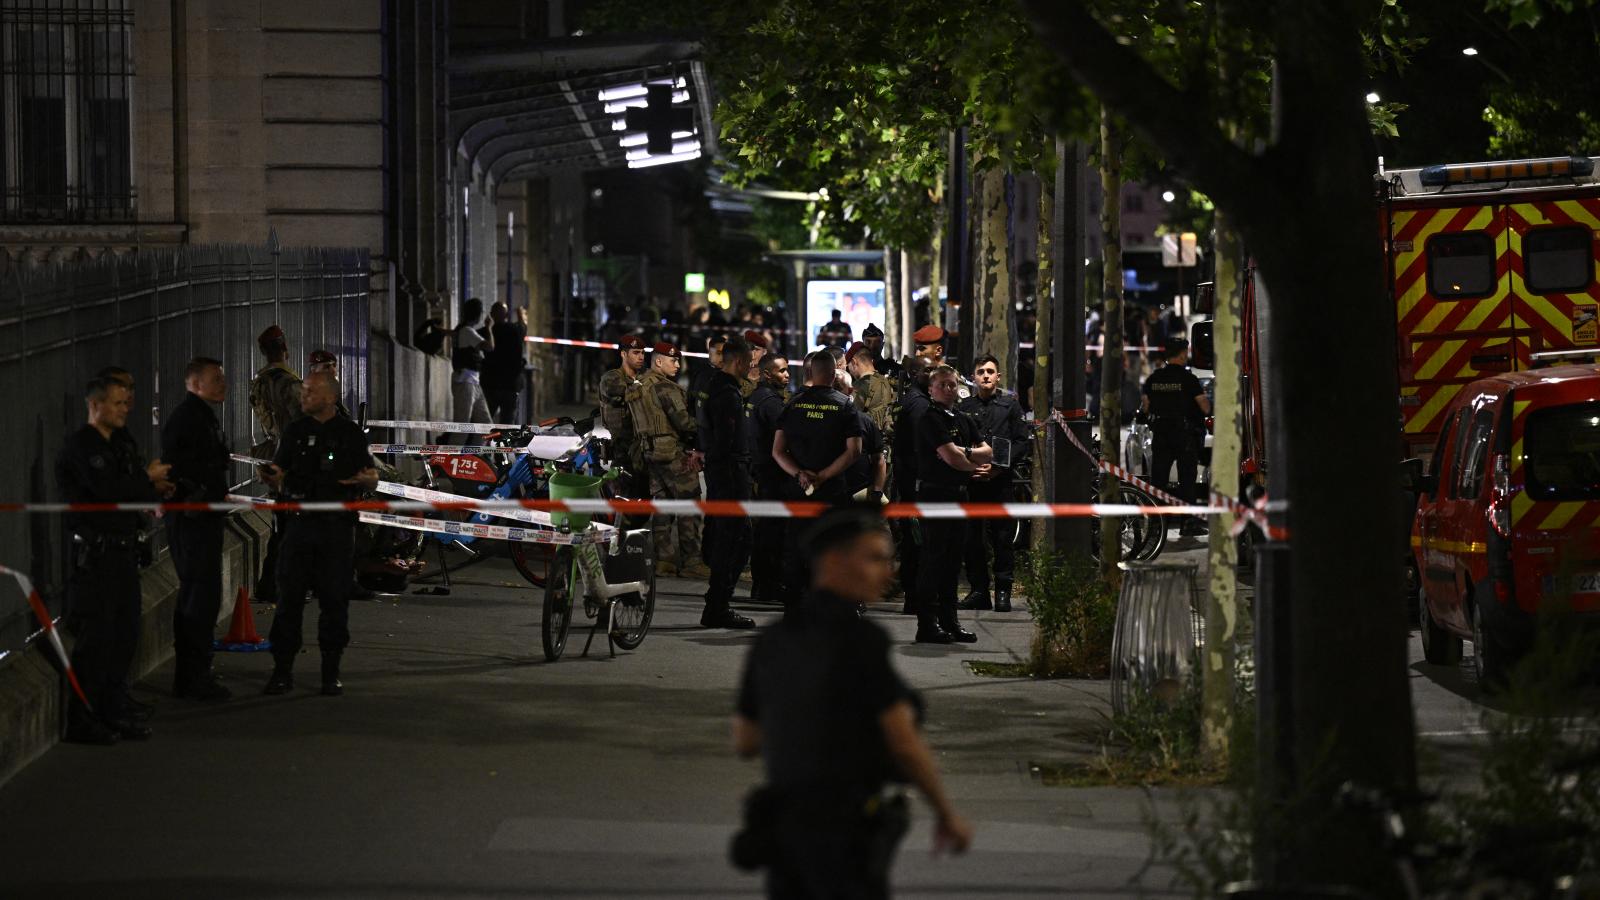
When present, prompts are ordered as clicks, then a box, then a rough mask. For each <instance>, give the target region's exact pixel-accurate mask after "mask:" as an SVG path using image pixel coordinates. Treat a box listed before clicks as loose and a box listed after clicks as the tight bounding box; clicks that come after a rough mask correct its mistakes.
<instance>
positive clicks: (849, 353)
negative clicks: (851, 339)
mask: <svg viewBox="0 0 1600 900" xmlns="http://www.w3.org/2000/svg"><path fill="white" fill-rule="evenodd" d="M865 352H867V345H866V344H863V343H861V342H860V341H856V342H855V343H854V344H851V345H850V349H849V350H846V351H845V352H844V361H845V362H851V361H852V360H854V359H855V358H856V354H857V353H865Z"/></svg>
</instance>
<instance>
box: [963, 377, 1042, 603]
mask: <svg viewBox="0 0 1600 900" xmlns="http://www.w3.org/2000/svg"><path fill="white" fill-rule="evenodd" d="M972 381H973V383H974V384H975V385H976V386H977V390H976V391H974V392H973V394H972V396H970V397H968V398H967V399H965V400H962V401H961V402H960V403H958V404H956V408H957V409H959V410H961V411H962V412H964V413H966V414H967V415H969V416H971V417H972V418H973V419H974V420H975V421H976V422H977V423H978V434H979V435H980V436H981V437H982V438H983V440H984V442H985V443H988V444H989V445H990V446H994V444H995V441H994V439H995V438H1003V439H1005V440H1006V441H1007V442H1008V443H1009V444H1010V450H1011V456H1010V458H1009V459H1008V460H1007V465H1006V466H996V467H995V468H993V469H991V470H990V472H989V476H988V477H986V478H974V479H973V480H972V482H971V483H970V484H968V485H967V498H968V499H969V500H971V501H973V502H974V503H1009V502H1011V501H1013V500H1016V499H1017V478H1018V476H1019V474H1020V473H1023V472H1026V471H1027V468H1026V467H1027V461H1028V456H1029V453H1030V451H1031V450H1032V449H1033V441H1032V434H1031V433H1030V432H1029V430H1028V424H1027V423H1026V422H1024V421H1023V420H1022V402H1021V401H1020V400H1018V399H1017V395H1016V394H1013V393H1011V392H1010V391H1007V390H1005V389H1003V388H1001V387H1000V361H999V360H997V359H995V358H994V357H993V356H988V355H985V356H980V357H978V362H977V365H976V366H974V367H973V370H972ZM1017 528H1018V520H1016V519H973V520H972V521H970V522H968V523H967V583H968V584H970V585H972V592H971V593H969V594H967V596H966V599H964V600H962V601H961V603H960V604H959V606H960V608H961V609H991V608H992V609H994V610H996V611H998V612H1010V611H1011V580H1012V574H1013V570H1014V568H1015V557H1016V546H1017ZM991 548H992V550H993V553H994V602H993V605H992V606H991V604H990V601H989V554H990V552H991Z"/></svg>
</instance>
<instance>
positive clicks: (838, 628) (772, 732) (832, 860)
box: [732, 509, 972, 898]
mask: <svg viewBox="0 0 1600 900" xmlns="http://www.w3.org/2000/svg"><path fill="white" fill-rule="evenodd" d="M804 545H805V547H804V550H805V554H806V556H807V558H808V560H809V563H810V565H809V568H810V572H811V578H810V590H809V592H808V593H807V595H806V598H805V601H804V602H803V604H802V605H801V606H800V608H798V609H796V610H794V611H793V614H791V615H787V616H785V617H784V620H783V622H782V623H781V624H779V625H777V626H774V627H772V628H769V629H767V630H766V631H764V632H763V633H762V634H761V636H760V638H758V639H757V641H756V644H755V646H754V647H753V648H751V651H750V656H749V658H748V660H747V661H746V663H745V671H744V677H743V680H742V682H741V684H740V688H739V697H738V707H737V713H736V715H735V716H734V720H733V746H734V751H735V752H736V753H738V754H739V756H741V757H744V758H746V759H748V758H751V757H754V756H756V755H758V754H759V755H760V756H761V757H762V759H763V761H764V763H765V768H766V774H767V783H766V785H765V786H763V787H761V788H759V789H758V790H757V791H756V792H755V793H754V794H753V795H752V796H751V797H750V799H749V801H748V803H747V808H746V819H745V824H744V830H743V831H742V832H741V833H740V834H739V835H738V836H736V837H735V839H734V844H733V847H732V851H733V853H732V855H733V858H734V862H735V864H736V865H739V866H740V867H741V868H746V869H753V868H760V867H765V868H766V869H767V896H769V897H773V898H791V897H805V898H812V897H845V898H878V897H888V896H889V871H890V868H891V867H892V865H893V862H894V854H895V851H896V849H897V847H898V845H899V842H900V840H901V839H902V838H903V837H904V836H905V832H906V829H907V827H908V825H909V824H910V823H909V818H910V816H909V811H908V809H907V803H906V799H905V796H904V793H903V791H902V789H901V785H903V784H905V783H908V782H909V783H910V784H912V785H914V786H915V787H916V788H917V789H918V790H919V791H920V792H921V793H922V795H923V796H924V797H925V798H926V799H927V801H928V803H929V805H930V806H932V808H933V812H934V815H935V816H936V824H935V828H934V838H933V842H934V843H933V849H934V852H935V853H937V852H939V851H941V850H950V851H952V852H956V853H960V852H963V851H965V850H966V849H967V846H968V845H969V844H970V843H971V841H972V827H971V825H969V824H968V823H967V822H966V821H965V820H964V819H962V818H961V816H959V815H958V814H957V813H956V811H955V809H954V807H953V806H952V805H951V803H950V800H949V798H948V797H947V796H946V795H945V792H944V787H943V785H942V783H941V781H940V778H939V772H938V768H937V766H936V765H935V764H934V761H933V755H932V753H931V752H930V751H929V749H928V744H927V742H926V741H925V740H924V738H923V736H922V733H921V731H920V727H919V726H920V721H921V718H922V702H921V699H920V698H919V697H918V696H917V694H916V693H915V692H913V691H912V690H911V689H910V688H909V687H908V686H907V685H906V683H905V682H904V681H903V680H902V679H901V678H900V676H899V674H898V673H896V672H895V670H894V668H893V666H891V665H890V662H889V637H888V635H887V634H886V633H885V632H884V631H883V629H882V628H880V627H879V626H877V625H875V624H873V623H871V622H869V621H867V620H866V619H865V618H863V617H862V616H861V614H860V613H861V610H862V609H863V607H864V606H865V605H866V604H870V603H874V602H876V601H877V600H878V598H880V597H882V596H883V594H884V592H885V590H887V588H888V586H889V582H890V580H891V579H892V577H893V553H892V550H891V547H890V543H889V533H888V530H887V529H886V528H885V527H884V524H883V520H882V518H881V517H879V516H878V515H876V514H874V513H871V512H868V511H864V510H857V509H839V510H835V511H833V512H830V513H828V514H827V515H825V516H823V518H822V519H821V520H820V521H819V522H818V523H817V524H816V525H815V526H814V527H812V528H811V530H810V531H809V532H807V534H806V536H805V538H804Z"/></svg>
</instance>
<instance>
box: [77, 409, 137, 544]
mask: <svg viewBox="0 0 1600 900" xmlns="http://www.w3.org/2000/svg"><path fill="white" fill-rule="evenodd" d="M56 486H57V487H59V488H60V489H61V499H63V500H65V501H66V502H68V503H148V502H151V501H153V500H157V499H160V498H159V497H157V496H156V489H155V485H153V484H151V483H150V476H149V475H148V474H146V472H145V461H144V457H143V456H141V455H140V454H139V447H138V445H136V444H135V443H134V442H133V435H130V434H129V433H128V430H127V429H126V428H119V429H117V430H116V431H113V432H111V438H110V439H109V440H108V439H106V438H104V437H101V436H100V431H99V430H98V429H96V428H95V427H94V426H93V425H84V426H83V427H82V428H79V429H78V430H77V431H74V432H73V433H72V434H70V435H67V439H66V441H65V442H63V443H62V445H61V452H60V454H59V455H57V456H56ZM143 525H144V513H136V512H115V513H67V527H68V528H71V529H72V530H73V531H75V532H77V533H79V534H82V535H85V536H88V535H97V534H105V535H115V536H118V537H122V536H126V535H131V534H133V533H134V532H136V531H138V530H139V529H140V528H141V527H143Z"/></svg>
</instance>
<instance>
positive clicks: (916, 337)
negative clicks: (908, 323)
mask: <svg viewBox="0 0 1600 900" xmlns="http://www.w3.org/2000/svg"><path fill="white" fill-rule="evenodd" d="M943 340H944V329H943V328H940V327H939V326H937V325H924V326H922V327H921V328H918V329H917V330H916V331H913V332H912V333H911V342H912V343H914V344H937V343H940V342H942V341H943Z"/></svg>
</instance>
